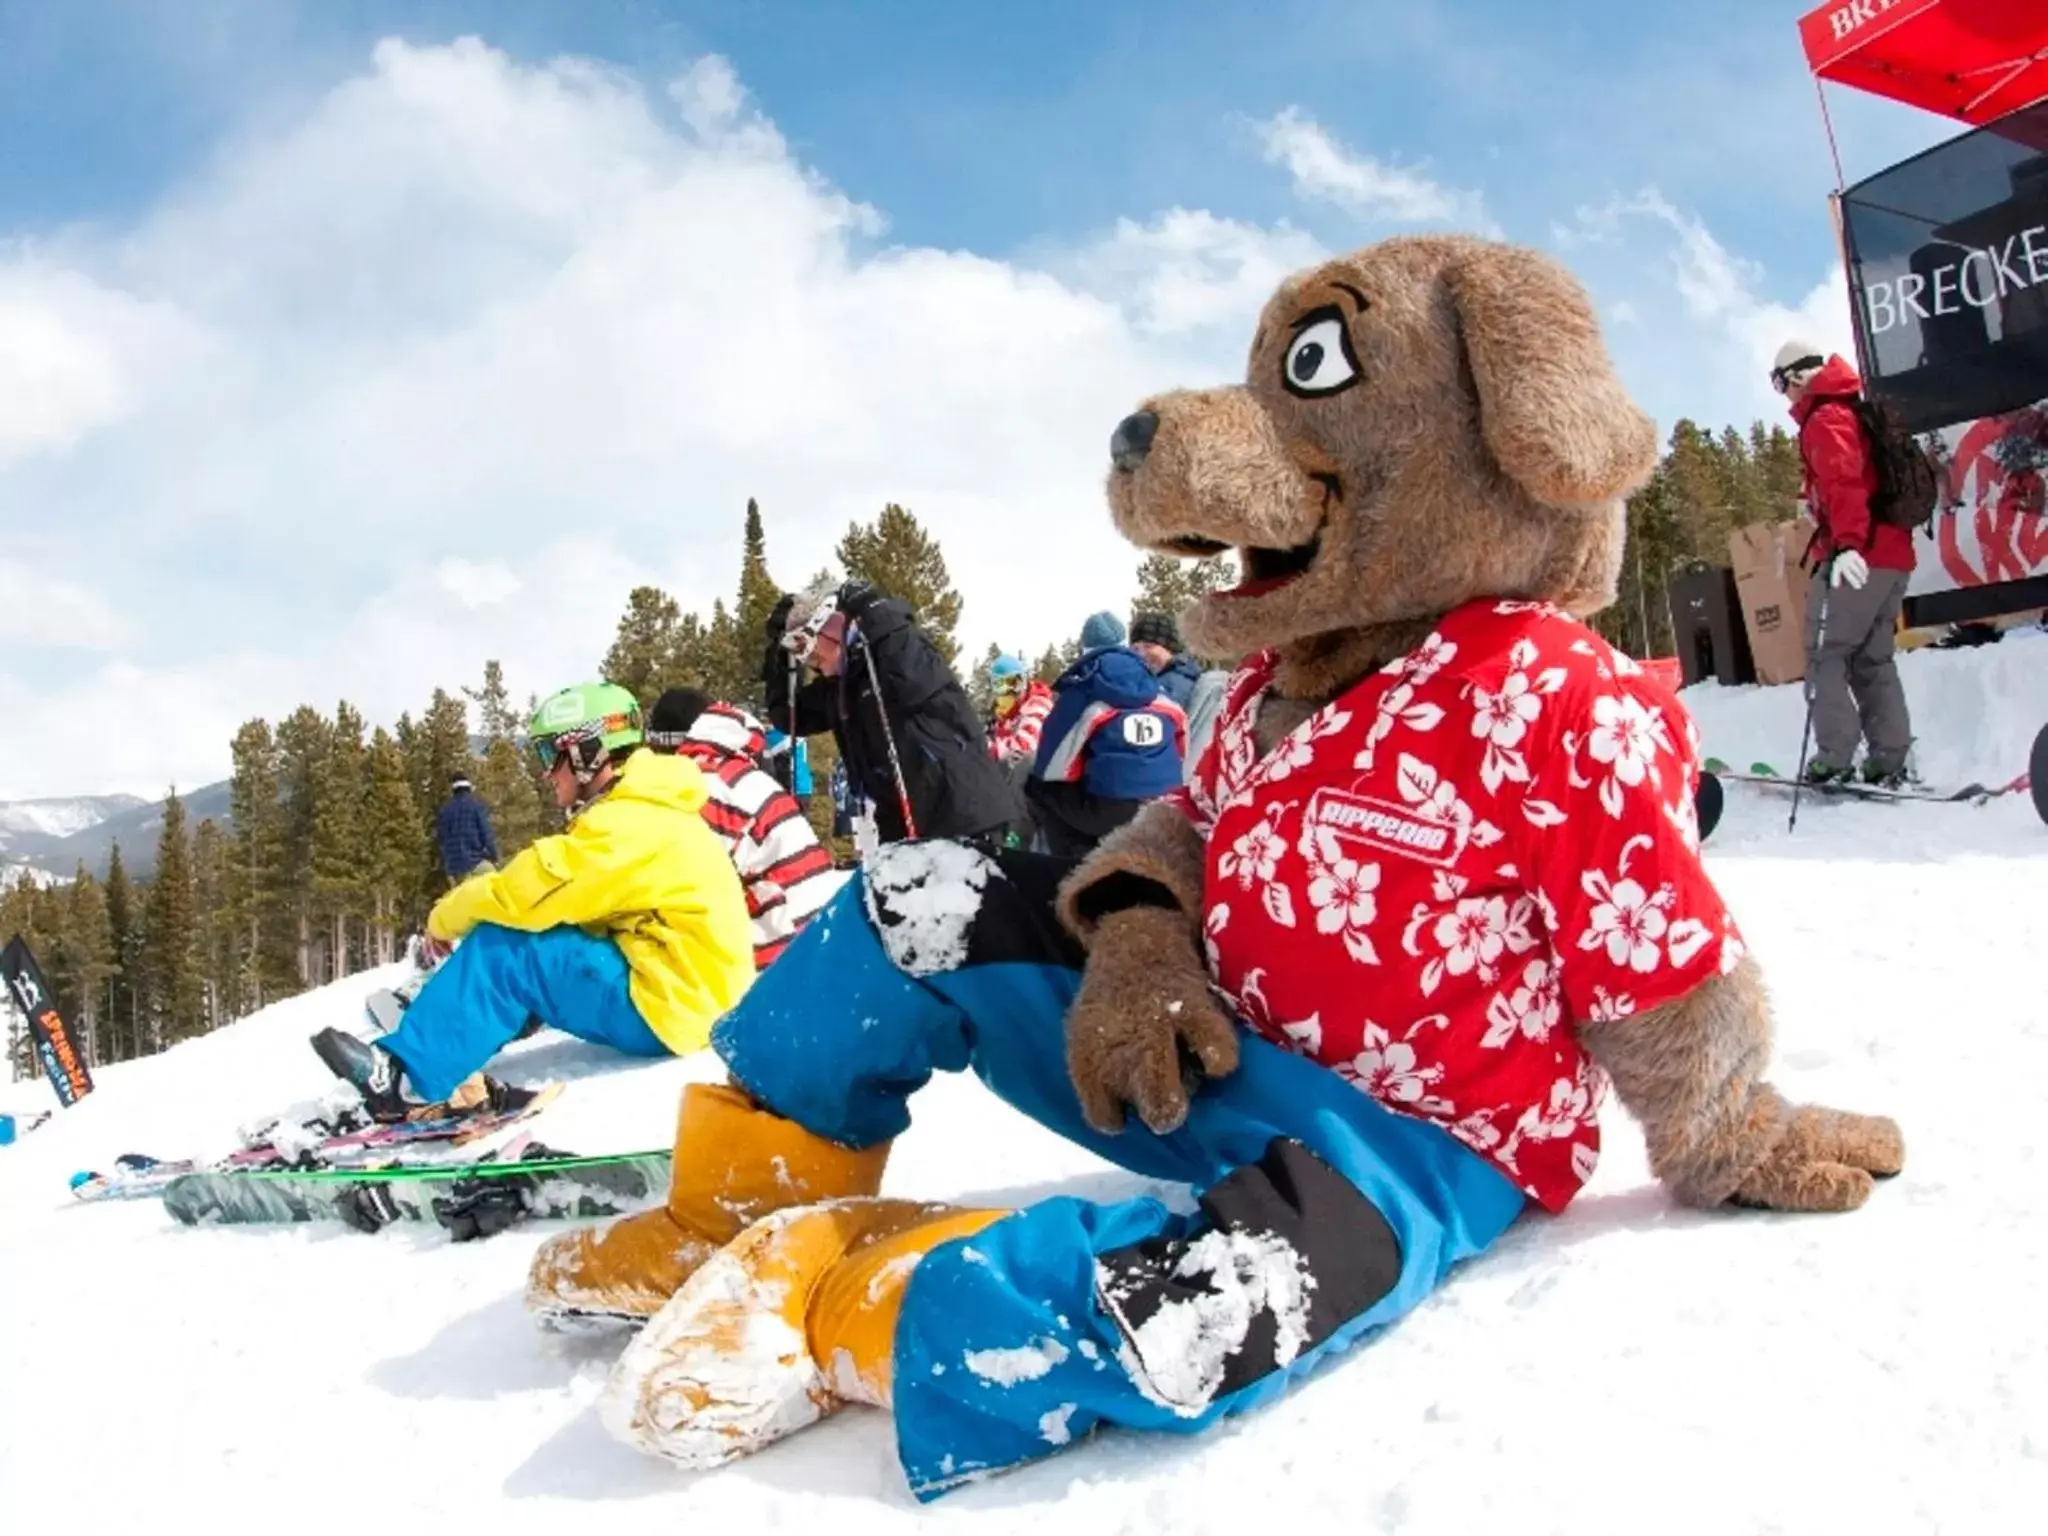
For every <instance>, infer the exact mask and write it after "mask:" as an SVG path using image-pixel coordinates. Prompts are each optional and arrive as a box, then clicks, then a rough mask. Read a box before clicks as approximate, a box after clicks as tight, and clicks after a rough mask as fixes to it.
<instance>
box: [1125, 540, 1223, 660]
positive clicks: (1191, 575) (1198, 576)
mask: <svg viewBox="0 0 2048 1536" xmlns="http://www.w3.org/2000/svg"><path fill="white" fill-rule="evenodd" d="M1236 584H1237V566H1236V563H1235V562H1234V561H1232V560H1231V558H1230V557H1229V556H1228V555H1214V556H1211V557H1210V558H1209V559H1206V560H1182V559H1179V558H1178V557H1176V556H1173V555H1163V554H1150V555H1147V556H1146V557H1145V558H1144V559H1143V560H1142V561H1140V562H1139V563H1138V592H1137V595H1136V596H1135V597H1133V598H1132V599H1131V612H1130V621H1131V622H1133V623H1135V622H1136V621H1137V617H1138V615H1139V614H1141V613H1163V614H1166V615H1167V616H1168V617H1169V618H1172V619H1173V620H1174V621H1175V622H1176V623H1178V622H1179V620H1180V618H1181V616H1182V615H1183V614H1184V613H1186V612H1187V610H1188V609H1189V608H1190V607H1192V606H1193V605H1194V603H1195V600H1196V599H1197V598H1200V597H1203V596H1205V595H1206V594H1208V593H1210V592H1214V591H1216V590H1217V589H1219V588H1221V587H1230V586H1235V585H1236ZM1217 659H1219V660H1221V659H1227V658H1217Z"/></svg>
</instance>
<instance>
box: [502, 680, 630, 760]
mask: <svg viewBox="0 0 2048 1536" xmlns="http://www.w3.org/2000/svg"><path fill="white" fill-rule="evenodd" d="M641 727H642V721H641V717H640V701H639V700H638V699H636V698H634V697H633V695H632V694H631V693H630V692H629V691H627V690H626V689H624V688H621V687H620V686H619V685H618V684H617V683H578V684H576V685H575V686H574V687H572V688H564V689H563V690H562V691H561V692H560V693H556V694H551V695H550V696H549V697H547V698H545V699H543V700H541V703H540V708H538V709H536V710H535V711H534V712H533V718H532V719H531V720H529V721H528V722H527V723H526V736H527V740H528V742H530V743H531V745H532V747H533V750H534V753H535V755H536V756H538V757H539V758H540V766H541V768H542V770H543V771H547V770H550V769H552V768H553V767H554V766H555V759H556V758H558V757H562V756H567V757H568V759H569V766H570V767H571V768H573V769H574V770H575V771H576V782H577V783H579V784H587V783H588V782H589V781H590V780H591V778H592V777H594V776H595V775H596V773H597V771H598V770H599V769H600V768H602V767H603V766H604V765H605V763H606V762H607V761H608V760H609V758H610V756H611V754H612V753H614V752H617V751H619V750H620V749H621V748H624V747H637V746H639V745H640V744H641V743H642V742H643V741H645V740H646V736H645V734H644V732H643V731H642V728H641Z"/></svg>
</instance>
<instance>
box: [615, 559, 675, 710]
mask: <svg viewBox="0 0 2048 1536" xmlns="http://www.w3.org/2000/svg"><path fill="white" fill-rule="evenodd" d="M690 622H691V623H693V624H694V623H695V622H696V616H695V615H694V614H693V615H691V620H690ZM682 623H683V616H682V610H681V609H679V608H678V607H677V606H676V600H675V599H674V598H672V597H670V596H669V595H668V594H667V593H666V592H664V591H662V590H661V589H660V588H659V587H635V588H634V589H633V590H632V591H631V592H630V593H629V594H627V597H626V611H625V613H624V614H623V615H621V616H620V619H619V628H618V634H617V637H616V638H615V639H613V641H612V648H611V649H610V650H609V651H606V652H605V656H604V664H603V667H602V671H603V675H604V678H605V681H607V682H611V683H617V684H618V685H619V686H620V687H621V688H624V689H626V690H627V691H628V692H629V693H631V694H632V695H633V697H635V698H636V699H638V700H639V701H640V707H641V708H642V709H646V708H648V707H650V706H651V705H652V704H653V703H654V701H655V700H656V699H657V698H659V697H660V696H661V690H662V688H663V687H664V686H665V684H664V682H663V679H665V678H668V677H670V676H672V675H673V674H674V672H675V670H676V663H677V651H678V647H679V645H680V644H681V642H682V639H683V636H682V634H681V627H682Z"/></svg>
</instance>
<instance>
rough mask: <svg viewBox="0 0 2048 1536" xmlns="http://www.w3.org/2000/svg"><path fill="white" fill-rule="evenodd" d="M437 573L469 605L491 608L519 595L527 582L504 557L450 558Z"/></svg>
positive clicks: (443, 586)
mask: <svg viewBox="0 0 2048 1536" xmlns="http://www.w3.org/2000/svg"><path fill="white" fill-rule="evenodd" d="M435 575H436V579H438V580H439V582H440V584H441V590H442V591H443V592H446V593H448V594H449V595H450V596H451V597H453V598H454V599H455V600H456V601H457V602H459V603H461V604H462V606H463V607H465V608H488V607H490V606H491V605H492V604H494V603H502V602H504V601H505V600H506V599H507V598H509V597H515V596H517V595H518V594H519V593H520V592H521V591H522V590H524V588H525V585H526V584H525V583H524V582H522V581H521V580H520V579H519V578H518V577H517V576H515V575H513V574H512V572H511V571H510V570H508V569H506V567H505V563H504V562H503V561H502V560H486V561H484V562H483V563H482V564H477V563H475V562H473V561H469V560H459V559H454V558H450V559H447V560H443V561H442V562H441V565H440V568H439V570H438V571H436V573H435Z"/></svg>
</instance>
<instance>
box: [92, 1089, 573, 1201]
mask: <svg viewBox="0 0 2048 1536" xmlns="http://www.w3.org/2000/svg"><path fill="white" fill-rule="evenodd" d="M561 1092H562V1084H560V1083H546V1084H543V1085H542V1086H541V1087H540V1088H539V1089H537V1090H535V1092H534V1096H533V1099H532V1100H531V1102H529V1103H527V1104H525V1105H522V1106H521V1107H520V1108H518V1109H516V1110H507V1111H497V1110H463V1111H452V1112H445V1113H442V1114H439V1115H423V1116H421V1117H420V1118H417V1119H413V1120H401V1121H398V1122H396V1123H394V1124H391V1125H372V1126H368V1127H365V1128H364V1129H362V1130H358V1131H350V1132H347V1133H345V1134H341V1135H334V1136H319V1137H314V1138H311V1139H307V1140H304V1141H299V1140H293V1141H292V1142H291V1143H290V1144H289V1145H288V1146H280V1145H276V1144H264V1145H260V1146H254V1147H244V1148H243V1149H242V1150H240V1151H238V1152H231V1153H229V1154H228V1155H227V1156H226V1157H222V1158H217V1159H215V1160H213V1161H211V1162H209V1163H205V1164H201V1163H200V1162H198V1161H197V1160H194V1159H190V1158H185V1159H174V1160H158V1159H156V1158H152V1157H148V1156H145V1155H144V1154H141V1153H135V1152H130V1153H125V1154H123V1155H122V1157H121V1158H120V1159H118V1160H117V1161H116V1163H115V1170H114V1172H112V1173H99V1172H96V1171H94V1170H90V1169H88V1170H85V1171H83V1172H80V1173H75V1174H73V1175H72V1176H71V1193H72V1196H73V1198H74V1199H77V1200H80V1201H86V1202H92V1201H100V1200H134V1199H140V1198H144V1197H148V1196H152V1195H157V1194H161V1193H162V1192H163V1191H164V1190H165V1189H166V1188H167V1187H168V1186H169V1185H170V1184H171V1183H172V1182H173V1181H174V1180H175V1179H177V1178H179V1177H181V1176H183V1175H185V1174H189V1173H221V1174H228V1173H251V1172H259V1171H271V1170H277V1171H293V1170H296V1171H300V1172H318V1171H322V1170H343V1169H349V1168H372V1167H376V1166H378V1165H379V1164H382V1163H389V1162H391V1161H393V1160H394V1159H399V1158H402V1159H404V1161H405V1162H406V1163H408V1164H410V1165H412V1166H419V1167H437V1166H443V1165H448V1164H460V1163H465V1162H471V1161H474V1160H475V1159H476V1157H477V1156H478V1154H479V1153H480V1152H484V1151H489V1150H491V1149H492V1148H493V1147H494V1146H497V1145H500V1144H502V1142H503V1141H504V1140H505V1139H506V1138H507V1136H508V1135H509V1134H510V1133H512V1132H514V1131H516V1130H517V1129H518V1128H519V1127H520V1125H521V1124H522V1122H524V1121H527V1120H531V1119H532V1118H533V1117H534V1116H535V1115H537V1114H539V1113H540V1112H541V1111H542V1110H544V1109H546V1108H547V1107H548V1105H550V1104H552V1103H553V1102H554V1101H555V1100H556V1098H558V1097H559V1096H560V1095H561ZM442 1108H444V1109H445V1106H442Z"/></svg>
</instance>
